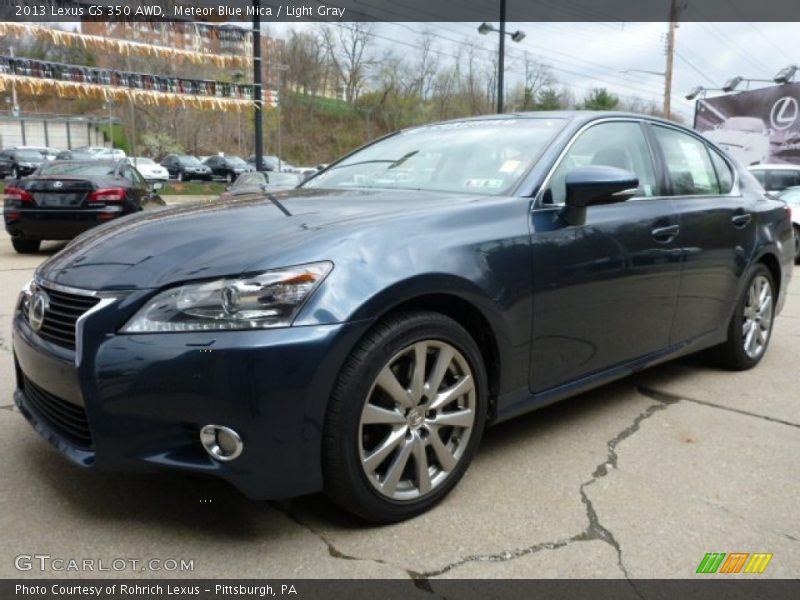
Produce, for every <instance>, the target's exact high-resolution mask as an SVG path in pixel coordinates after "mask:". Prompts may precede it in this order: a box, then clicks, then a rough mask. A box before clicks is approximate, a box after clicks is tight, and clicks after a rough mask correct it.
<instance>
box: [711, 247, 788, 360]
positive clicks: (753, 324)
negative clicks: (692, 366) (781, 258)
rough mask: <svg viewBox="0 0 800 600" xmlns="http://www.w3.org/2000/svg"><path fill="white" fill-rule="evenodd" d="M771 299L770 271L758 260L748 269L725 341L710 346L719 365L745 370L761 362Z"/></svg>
mask: <svg viewBox="0 0 800 600" xmlns="http://www.w3.org/2000/svg"><path fill="white" fill-rule="evenodd" d="M775 302H776V293H775V281H774V280H773V278H772V273H770V270H769V269H768V268H767V267H766V266H765V265H764V264H762V263H759V264H757V265H756V266H755V267H754V268H753V269H752V270H751V271H750V275H749V277H748V278H747V284H746V285H745V287H744V290H743V291H742V295H741V297H740V298H739V301H738V302H737V303H736V308H735V309H734V313H733V317H732V318H731V322H730V325H729V326H728V339H727V341H726V342H725V343H724V344H722V345H721V346H718V347H717V348H715V349H714V350H715V354H716V359H717V362H719V363H720V365H721V366H723V367H725V368H728V369H732V370H734V371H746V370H747V369H752V368H753V367H755V366H756V365H757V364H758V363H759V362H761V359H762V358H763V357H764V354H766V352H767V346H768V345H769V340H770V338H771V336H772V324H773V321H774V318H775Z"/></svg>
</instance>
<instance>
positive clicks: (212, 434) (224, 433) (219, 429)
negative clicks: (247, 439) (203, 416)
mask: <svg viewBox="0 0 800 600" xmlns="http://www.w3.org/2000/svg"><path fill="white" fill-rule="evenodd" d="M200 442H201V443H202V444H203V448H205V449H206V452H208V453H209V454H210V455H211V457H212V458H215V459H217V460H220V461H223V462H227V461H230V460H234V459H236V458H238V457H239V455H240V454H241V453H242V450H244V443H243V442H242V437H241V436H240V435H239V434H238V433H236V432H235V431H234V430H233V429H231V428H230V427H224V426H222V425H206V426H205V427H203V428H202V429H201V430H200Z"/></svg>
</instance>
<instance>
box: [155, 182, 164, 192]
mask: <svg viewBox="0 0 800 600" xmlns="http://www.w3.org/2000/svg"><path fill="white" fill-rule="evenodd" d="M163 187H164V184H163V183H161V182H156V183H154V184H153V191H154V192H157V191H158V190H160V189H162V188H163Z"/></svg>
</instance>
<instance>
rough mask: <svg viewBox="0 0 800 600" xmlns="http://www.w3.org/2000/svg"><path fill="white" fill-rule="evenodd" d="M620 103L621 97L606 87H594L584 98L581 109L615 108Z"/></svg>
mask: <svg viewBox="0 0 800 600" xmlns="http://www.w3.org/2000/svg"><path fill="white" fill-rule="evenodd" d="M618 105H619V97H618V96H615V95H614V94H611V93H610V92H609V91H608V90H607V89H606V88H594V89H593V90H592V91H591V92H590V93H589V94H587V95H586V96H585V97H584V99H583V106H579V107H578V108H579V109H581V110H615V109H616V108H617V106H618Z"/></svg>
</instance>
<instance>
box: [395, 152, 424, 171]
mask: <svg viewBox="0 0 800 600" xmlns="http://www.w3.org/2000/svg"><path fill="white" fill-rule="evenodd" d="M418 153H419V150H413V151H411V152H409V153H408V154H405V155H403V156H401V157H400V158H398V159H397V160H396V161H394V162H393V163H392V164H390V165H389V169H394V168H396V167H399V166H400V165H402V164H403V163H404V162H406V161H407V160H408V159H409V158H411V157H412V156H414V155H415V154H418ZM389 169H387V171H388V170H389Z"/></svg>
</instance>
